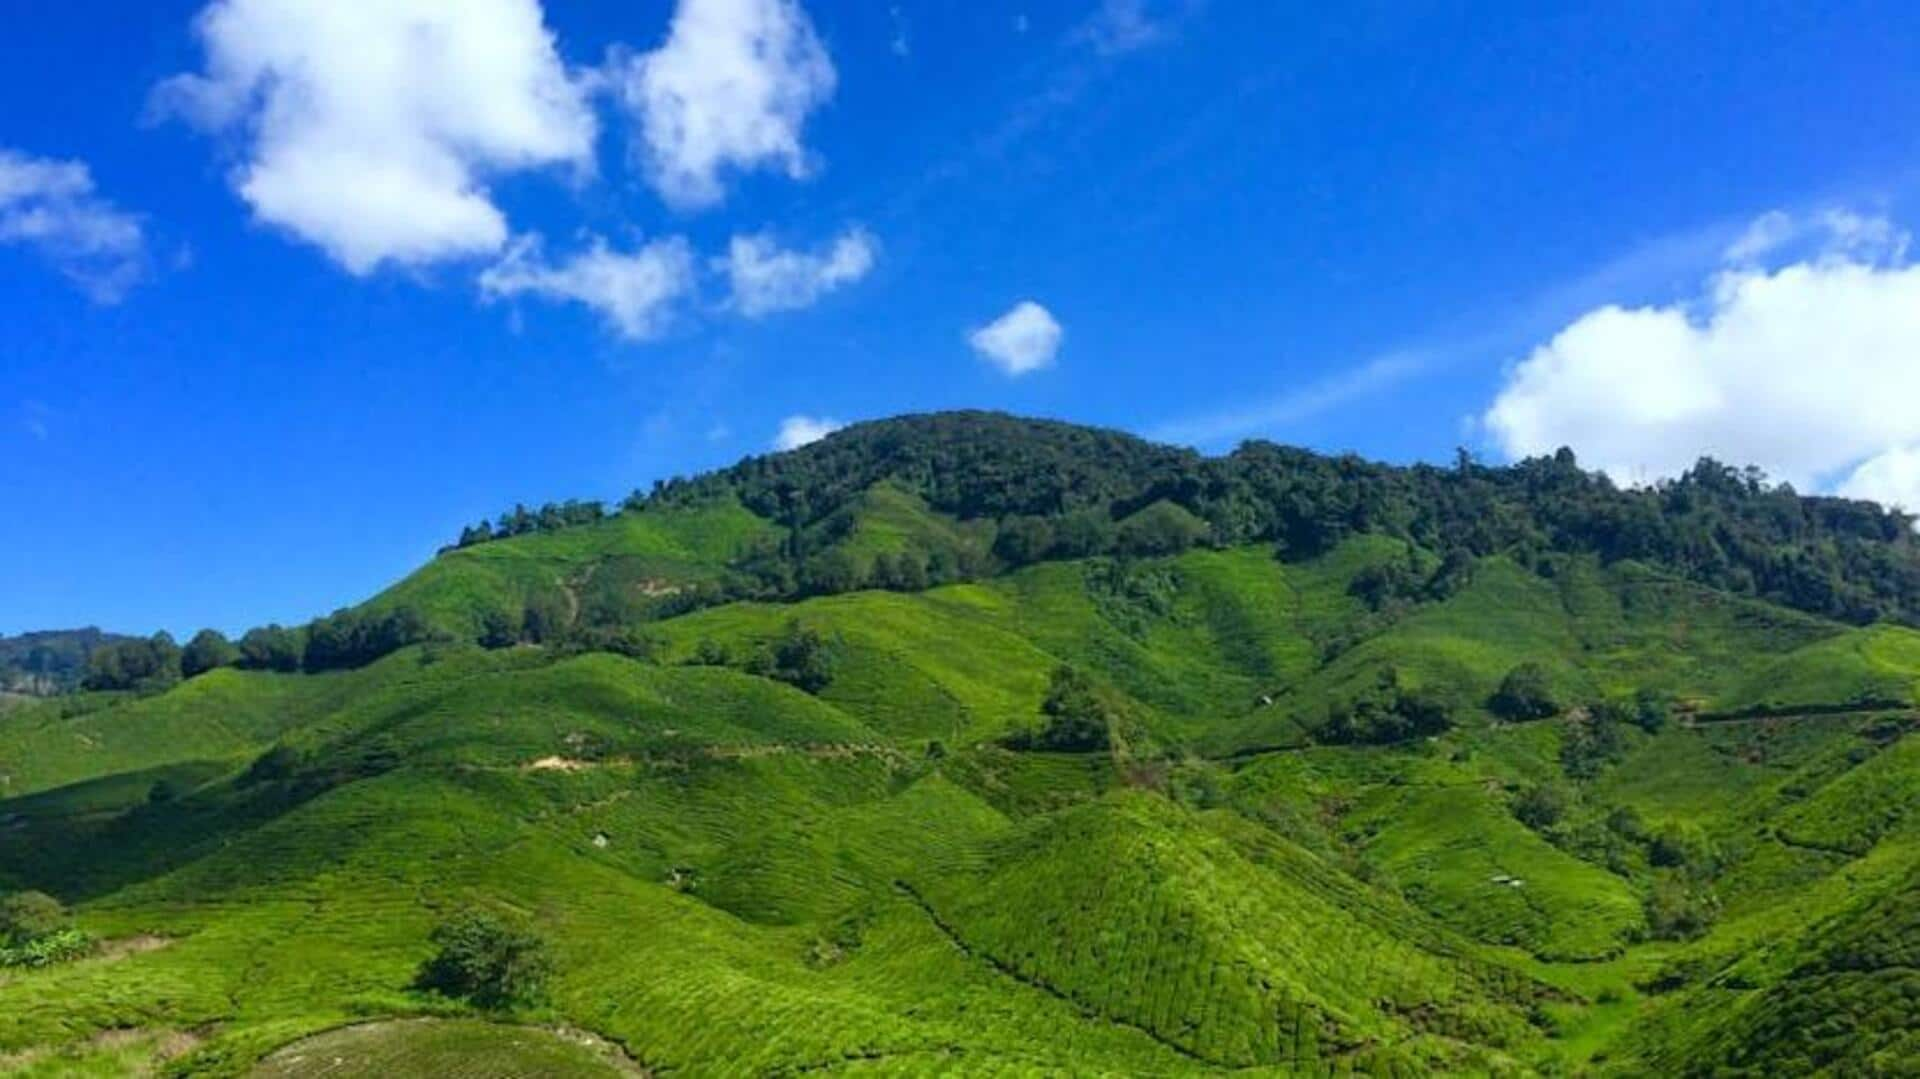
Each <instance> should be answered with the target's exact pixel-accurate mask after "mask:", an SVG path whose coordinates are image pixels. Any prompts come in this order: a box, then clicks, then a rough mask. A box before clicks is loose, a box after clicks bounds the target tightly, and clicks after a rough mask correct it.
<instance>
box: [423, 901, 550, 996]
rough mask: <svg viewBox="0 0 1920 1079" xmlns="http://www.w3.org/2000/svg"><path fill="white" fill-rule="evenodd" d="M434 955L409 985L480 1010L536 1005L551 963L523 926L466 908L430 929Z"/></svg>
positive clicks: (543, 947)
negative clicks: (517, 1005)
mask: <svg viewBox="0 0 1920 1079" xmlns="http://www.w3.org/2000/svg"><path fill="white" fill-rule="evenodd" d="M427 940H428V941H429V942H430V943H431V944H432V945H433V946H434V949H435V951H434V953H433V955H432V957H431V958H429V959H428V960H427V961H426V962H425V963H423V964H421V966H420V973H419V975H418V976H417V977H416V978H415V979H414V984H416V985H418V986H419V987H420V988H422V989H430V990H433V991H434V992H438V993H444V994H446V995H447V996H450V997H464V998H466V999H468V1000H471V1001H473V1002H474V1003H475V1004H478V1005H479V1006H481V1007H482V1008H504V1007H509V1006H512V1005H515V1004H528V1003H532V1002H534V1001H537V1000H538V999H539V998H540V996H541V994H542V993H544V992H545V991H546V986H547V977H548V975H549V974H550V973H551V971H552V968H553V961H552V959H550V958H549V957H548V955H547V944H546V942H545V941H543V940H541V939H540V938H539V937H538V936H536V935H534V933H533V932H532V931H531V930H529V929H527V928H525V927H524V926H520V925H516V924H514V923H513V922H511V921H509V920H507V919H505V918H502V917H500V916H499V915H496V914H492V913H490V912H488V911H484V910H474V909H468V910H463V911H460V912H459V913H457V914H455V915H454V916H453V917H451V918H449V919H447V920H446V921H444V922H441V923H440V924H439V925H437V926H434V928H433V932H432V933H431V934H429V935H428V937H427Z"/></svg>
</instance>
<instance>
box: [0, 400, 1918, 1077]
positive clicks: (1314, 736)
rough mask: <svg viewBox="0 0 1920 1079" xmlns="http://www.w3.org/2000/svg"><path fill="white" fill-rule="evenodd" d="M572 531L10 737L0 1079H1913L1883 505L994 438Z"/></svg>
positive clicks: (1907, 636)
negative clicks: (896, 1078)
mask: <svg viewBox="0 0 1920 1079" xmlns="http://www.w3.org/2000/svg"><path fill="white" fill-rule="evenodd" d="M585 506H586V504H580V503H575V504H573V508H572V509H569V510H565V511H564V512H563V511H562V510H561V509H555V511H554V512H553V513H551V514H542V513H538V512H535V511H526V512H525V513H524V514H523V515H519V516H517V517H515V516H510V518H509V520H508V521H507V522H505V524H504V526H496V525H488V526H487V527H486V528H484V529H482V528H479V527H474V528H470V529H469V530H468V532H467V535H466V536H465V537H464V539H465V542H464V543H463V544H461V545H458V546H456V547H454V548H451V549H449V550H447V551H444V552H442V553H441V554H440V555H438V556H437V557H436V558H434V559H433V560H432V561H430V562H428V563H427V564H426V565H424V566H423V567H422V568H420V569H419V570H418V571H416V572H415V573H414V574H412V575H410V576H408V577H407V578H406V579H404V580H402V581H400V582H397V583H396V584H395V585H393V586H392V587H391V588H389V589H387V590H385V591H383V592H382V593H380V594H379V595H377V596H375V597H372V598H370V599H369V600H368V601H367V602H365V603H363V604H361V605H359V606H356V607H351V608H346V609H343V611H341V612H338V613H336V614H335V615H332V616H328V617H327V618H325V619H321V620H318V621H316V622H315V623H314V624H312V625H310V626H307V627H299V628H294V629H282V628H279V627H271V628H265V627H263V629H262V630H261V631H257V632H256V633H255V634H250V635H249V636H248V638H247V639H243V640H242V641H241V642H238V646H237V647H235V646H230V645H226V642H225V641H224V639H222V640H221V641H218V642H214V641H212V640H211V639H207V640H202V639H199V638H196V641H195V642H190V643H189V645H188V647H187V650H186V651H187V652H188V653H190V654H191V655H192V656H193V657H194V658H193V660H192V661H187V660H185V659H183V658H182V656H181V655H180V654H179V652H180V650H179V649H175V650H174V652H173V653H167V652H166V651H165V649H164V648H163V647H160V646H157V645H155V644H154V642H150V641H141V642H122V647H123V648H124V649H125V654H124V655H122V656H120V657H119V659H124V660H126V661H127V662H125V663H117V661H116V663H117V665H116V664H107V663H103V664H101V665H99V667H98V671H97V673H100V674H104V675H107V676H113V675H116V674H127V675H129V677H128V678H127V679H126V681H127V683H128V687H129V688H123V689H107V690H105V691H103V692H92V693H87V694H79V695H70V696H62V697H58V698H54V699H51V700H45V701H38V702H33V703H28V704H25V705H23V706H21V707H18V708H15V709H12V710H10V711H8V712H7V713H6V714H5V715H4V716H0V891H11V892H16V893H18V892H22V891H26V890H35V891H40V892H45V893H48V894H50V895H52V896H54V897H56V898H57V899H58V900H60V901H61V902H63V903H64V904H65V905H66V906H67V907H68V908H69V909H70V911H71V917H72V919H73V925H74V926H75V927H77V929H78V931H79V932H81V933H84V934H85V935H86V936H87V937H88V938H90V940H91V942H92V943H91V944H90V945H88V946H87V947H85V948H80V949H77V950H76V951H75V953H74V954H72V955H64V954H63V955H62V956H60V957H58V958H59V961H47V962H45V963H40V962H39V961H38V960H35V961H33V962H28V961H26V960H25V959H21V960H20V961H18V962H13V963H12V964H11V965H9V966H7V967H6V968H5V969H4V970H0V1070H14V1071H20V1072H22V1073H25V1074H47V1075H53V1074H68V1073H71V1072H74V1071H81V1072H83V1073H91V1074H120V1073H128V1072H137V1071H139V1070H141V1069H144V1068H154V1069H159V1070H162V1071H166V1072H170V1073H175V1074H196V1075H197V1074H216V1075H217V1074H229V1075H245V1074H260V1075H280V1074H298V1073H299V1068H300V1066H301V1062H302V1061H305V1060H310V1059H312V1056H311V1055H312V1054H319V1053H326V1054H329V1055H330V1056H331V1057H333V1058H337V1059H339V1060H341V1061H352V1062H354V1063H353V1064H352V1065H351V1066H348V1065H347V1064H343V1065H342V1067H343V1068H345V1069H346V1073H352V1074H384V1075H394V1074H429V1073H452V1072H455V1071H459V1073H460V1074H475V1075H480V1074H531V1073H565V1074H582V1075H591V1074H601V1073H611V1074H623V1073H625V1074H631V1073H634V1072H637V1071H641V1070H645V1071H647V1072H650V1073H681V1074H690V1075H707V1074H719V1075H733V1074H753V1075H758V1074H798V1073H802V1072H824V1073H829V1074H842V1073H844V1074H927V1073H956V1074H1061V1073H1070V1074H1126V1075H1186V1074H1211V1073H1219V1072H1226V1071H1249V1072H1253V1073H1255V1074H1295V1073H1299V1074H1326V1073H1328V1072H1329V1071H1353V1072H1359V1073H1368V1074H1371V1073H1383V1072H1387V1073H1394V1074H1429V1073H1452V1074H1457V1073H1471V1074H1489V1073H1499V1074H1570V1073H1585V1074H1600V1075H1611V1074H1618V1075H1643V1074H1699V1075H1705V1074H1727V1075H1754V1076H1760V1075H1768V1076H1772V1075H1790V1074H1813V1073H1825V1074H1835V1075H1840V1074H1902V1073H1905V1072H1908V1071H1912V1070H1915V1069H1920V1034H1916V1032H1917V1031H1920V981H1916V974H1915V971H1916V967H1917V965H1920V964H1916V960H1915V956H1916V955H1920V812H1916V807H1920V721H1916V718H1915V717H1916V714H1917V711H1916V710H1917V709H1920V701H1917V699H1916V695H1917V694H1920V630H1916V629H1914V628H1912V626H1911V625H1910V623H1912V622H1914V621H1915V620H1916V615H1917V614H1920V599H1917V598H1916V597H1920V553H1917V552H1916V550H1915V544H1914V541H1913V540H1912V538H1911V535H1910V527H1909V522H1908V521H1907V520H1906V519H1905V518H1903V517H1900V516H1899V515H1897V514H1892V513H1887V512H1884V511H1882V510H1880V509H1879V508H1878V507H1874V506H1871V505H1870V504H1865V503H1851V502H1841V501H1838V500H1831V499H1807V498H1801V497H1799V496H1797V495H1794V494H1793V493H1792V492H1790V491H1786V490H1782V489H1778V488H1774V487H1771V486H1768V485H1767V484H1765V483H1764V482H1762V481H1761V480H1760V479H1759V478H1758V477H1757V476H1752V475H1748V474H1744V473H1736V472H1734V471H1732V470H1730V469H1725V468H1723V467H1721V466H1718V465H1712V464H1711V463H1705V464H1703V465H1702V466H1701V467H1700V468H1699V469H1696V470H1695V472H1694V473H1693V474H1691V475H1690V476H1689V477H1688V478H1687V479H1685V480H1683V481H1679V482H1677V483H1674V484H1671V485H1668V486H1666V487H1663V488H1660V489H1656V490H1649V491H1620V490H1616V489H1614V488H1613V487H1611V485H1609V484H1607V483H1606V482H1605V481H1604V480H1603V479H1600V478H1598V477H1595V476H1592V475H1589V474H1586V473H1583V472H1580V471H1579V470H1578V468H1577V467H1576V466H1575V465H1574V464H1573V462H1572V460H1571V459H1570V457H1562V458H1557V459H1547V460H1543V461H1534V462H1526V463H1522V464H1520V465H1516V466H1513V467H1512V468H1507V469H1493V468H1487V467H1485V466H1481V465H1478V464H1475V463H1473V462H1471V461H1462V462H1461V463H1460V464H1459V466H1458V467H1456V468H1452V469H1433V468H1425V467H1416V468H1410V469H1401V468H1393V467H1389V466H1382V465H1374V464H1369V463H1366V462H1360V461H1357V460H1353V459H1346V458H1324V457H1317V456H1314V455H1311V454H1307V453H1305V452H1304V451H1297V450H1289V449H1284V448H1281V447H1275V446H1267V445H1250V446H1247V447H1243V448H1242V449H1241V450H1239V451H1237V452H1236V453H1235V454H1233V455H1230V456H1228V457H1224V458H1212V459H1209V458H1202V457H1199V456H1198V455H1195V454H1192V453H1190V452H1187V451H1183V450H1176V449H1171V448H1167V447H1159V446H1154V445H1152V444H1149V443H1145V442H1142V441H1139V440H1137V439H1133V438H1131V437H1130V436H1126V435H1122V434H1118V433H1114V432H1104V431H1096V430H1089V429H1085V428H1077V427H1072V426H1069V425H1065V424H1057V423H1050V422H1035V421H1022V420H1016V419H1013V418H1010V417H1004V416H995V415H988V414H978V413H961V414H944V415H938V416H931V417H906V418H902V419H898V420H891V421H882V422H879V423H873V424H865V425H859V426H856V427H854V428H850V429H848V430H846V431H844V432H841V433H839V434H836V435H834V436H832V437H830V438H828V439H826V440H824V441H823V442H820V443H817V444H815V445H813V446H809V447H807V448H805V449H802V450H800V451H796V452H794V453H791V454H785V455H777V456H773V457H766V458H756V459H752V460H749V461H746V462H743V463H742V464H740V465H738V466H736V467H735V468H732V469H728V470H725V471H722V472H719V473H715V474H712V475H709V476H705V477H697V478H693V479H688V480H680V481H674V482H670V483H666V484H662V485H660V486H659V487H658V488H656V489H655V490H654V491H652V492H651V493H649V494H647V495H644V496H638V497H636V498H634V499H632V500H630V501H629V503H628V505H626V506H625V507H622V508H621V509H619V510H617V511H612V512H608V511H606V510H604V509H601V508H597V507H595V508H593V509H587V508H585ZM543 517H545V518H546V523H545V524H542V523H541V519H542V518H543ZM516 521H517V522H518V523H515V522H516ZM501 532H506V533H508V534H507V535H505V536H500V535H499V533H501ZM168 643H169V644H170V642H168ZM221 646H224V648H223V647H221ZM169 656H170V657H171V662H172V664H173V665H172V666H171V667H168V665H167V664H168V659H169ZM190 668H191V669H190ZM135 674H137V675H138V677H132V675H135ZM473 908H477V909H479V910H482V911H486V912H489V913H490V914H492V915H494V916H497V917H499V918H501V919H505V920H507V921H510V922H513V923H515V924H524V925H526V926H529V927H531V931H532V932H534V933H537V935H538V936H539V937H540V938H542V939H543V940H544V941H545V942H546V949H547V954H548V958H549V960H550V964H549V965H550V973H549V974H548V976H547V977H546V978H545V980H544V985H543V986H542V988H541V990H540V991H539V992H536V993H530V994H528V995H526V996H525V997H523V998H518V999H514V1000H510V1001H504V1002H499V1001H495V1002H487V1001H482V1000H477V999H473V998H463V997H460V996H459V995H457V994H449V993H446V992H442V991H438V990H436V989H432V988H428V987H426V985H425V984H424V983H422V982H421V981H420V980H419V978H418V975H419V974H420V972H421V970H422V965H423V962H424V961H426V960H428V959H429V958H430V957H432V956H434V955H435V954H436V948H437V947H440V946H442V944H441V942H442V941H443V940H444V937H443V936H441V935H439V934H442V933H443V932H444V926H445V925H447V924H449V921H450V919H452V918H453V917H454V916H455V915H456V914H457V913H458V912H461V911H463V910H467V909H473ZM17 950H18V949H14V950H0V958H4V957H6V956H9V955H12V954H14V951H17ZM22 954H24V953H22ZM401 1019H405V1020H406V1021H405V1022H399V1021H397V1020H401ZM478 1019H486V1020H489V1021H490V1022H491V1024H492V1025H488V1026H482V1025H480V1024H479V1023H478V1022H476V1020H478ZM370 1021H371V1022H370ZM357 1024H367V1025H364V1026H362V1025H357ZM508 1024H517V1025H508ZM309 1039H310V1040H309ZM488 1060H492V1061H495V1062H505V1063H498V1064H497V1069H496V1070H494V1071H489V1070H486V1067H483V1066H482V1064H483V1062H484V1061H488ZM514 1061H519V1064H517V1065H515V1064H514ZM493 1066H495V1065H488V1067H493ZM515 1066H517V1067H519V1068H520V1069H521V1070H520V1071H519V1072H515V1071H513V1067H515ZM355 1068H357V1069H359V1070H358V1071H354V1070H353V1069H355ZM461 1069H465V1070H461Z"/></svg>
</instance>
